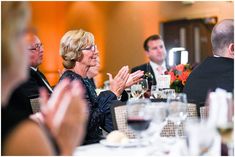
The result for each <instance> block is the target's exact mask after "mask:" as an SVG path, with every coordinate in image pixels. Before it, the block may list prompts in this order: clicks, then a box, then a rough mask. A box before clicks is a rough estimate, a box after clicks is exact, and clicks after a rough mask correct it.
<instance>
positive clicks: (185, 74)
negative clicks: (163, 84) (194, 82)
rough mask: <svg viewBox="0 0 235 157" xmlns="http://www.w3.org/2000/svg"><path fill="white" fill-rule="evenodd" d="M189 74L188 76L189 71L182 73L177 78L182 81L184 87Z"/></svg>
mask: <svg viewBox="0 0 235 157" xmlns="http://www.w3.org/2000/svg"><path fill="white" fill-rule="evenodd" d="M189 74H190V71H183V72H182V74H181V75H180V76H179V79H180V80H181V81H182V84H183V85H185V83H186V80H187V78H188V76H189Z"/></svg>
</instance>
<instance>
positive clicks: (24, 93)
mask: <svg viewBox="0 0 235 157" xmlns="http://www.w3.org/2000/svg"><path fill="white" fill-rule="evenodd" d="M24 39H25V42H26V43H27V52H26V53H27V54H28V55H29V74H30V76H29V79H28V80H27V81H26V82H25V83H23V84H21V85H20V86H19V87H18V88H17V89H16V90H15V91H14V93H13V94H12V96H11V98H10V101H9V108H11V109H14V110H15V111H20V112H21V113H24V114H25V115H30V114H32V113H33V109H32V106H31V103H30V99H32V98H37V97H39V89H40V88H41V87H44V88H45V89H47V90H48V92H49V93H52V92H53V90H52V88H51V86H50V84H49V82H48V81H47V79H46V77H45V76H44V75H43V73H41V72H40V71H39V70H38V66H39V65H40V64H41V63H42V59H43V52H44V49H43V45H42V43H41V41H40V39H39V38H38V36H36V35H34V34H33V33H32V32H26V33H25V34H24Z"/></svg>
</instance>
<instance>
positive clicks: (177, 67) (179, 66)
mask: <svg viewBox="0 0 235 157" xmlns="http://www.w3.org/2000/svg"><path fill="white" fill-rule="evenodd" d="M175 68H176V70H178V71H184V65H183V64H179V65H177V66H176V67H175Z"/></svg>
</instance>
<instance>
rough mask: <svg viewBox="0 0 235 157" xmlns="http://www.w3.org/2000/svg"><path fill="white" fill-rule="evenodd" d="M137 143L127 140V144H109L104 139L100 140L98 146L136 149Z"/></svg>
mask: <svg viewBox="0 0 235 157" xmlns="http://www.w3.org/2000/svg"><path fill="white" fill-rule="evenodd" d="M138 143H139V142H138V140H136V139H129V140H128V142H127V143H124V144H118V143H111V142H108V141H107V140H106V139H103V140H100V144H102V145H104V146H106V147H136V146H137V145H138Z"/></svg>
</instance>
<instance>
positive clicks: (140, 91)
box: [131, 79, 148, 99]
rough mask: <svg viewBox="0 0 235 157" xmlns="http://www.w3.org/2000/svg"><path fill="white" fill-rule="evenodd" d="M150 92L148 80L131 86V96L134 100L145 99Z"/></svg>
mask: <svg viewBox="0 0 235 157" xmlns="http://www.w3.org/2000/svg"><path fill="white" fill-rule="evenodd" d="M147 90H148V81H147V80H146V79H143V80H141V81H140V82H138V83H137V84H134V85H132V86H131V95H132V96H133V98H136V99H138V98H140V97H142V98H144V96H143V95H144V93H145V92H146V91H147Z"/></svg>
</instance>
